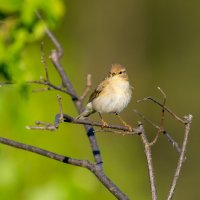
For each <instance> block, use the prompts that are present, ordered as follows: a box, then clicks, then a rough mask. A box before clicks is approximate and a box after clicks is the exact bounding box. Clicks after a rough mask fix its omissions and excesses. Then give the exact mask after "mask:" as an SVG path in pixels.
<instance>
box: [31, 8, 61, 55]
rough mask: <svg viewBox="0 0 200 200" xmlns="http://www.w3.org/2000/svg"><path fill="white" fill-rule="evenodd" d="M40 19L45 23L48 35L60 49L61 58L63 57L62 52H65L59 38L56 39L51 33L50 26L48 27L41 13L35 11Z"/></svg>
mask: <svg viewBox="0 0 200 200" xmlns="http://www.w3.org/2000/svg"><path fill="white" fill-rule="evenodd" d="M35 13H36V15H37V17H38V19H40V21H41V22H42V23H43V26H44V28H45V32H46V34H47V35H48V37H49V38H50V39H51V41H52V42H53V44H54V45H55V46H56V48H57V49H58V52H59V58H61V56H62V54H63V49H62V46H61V45H60V43H59V42H58V40H57V39H56V37H54V35H53V34H52V33H51V31H50V30H49V28H48V27H47V25H46V23H45V22H44V20H43V19H42V16H41V14H40V13H39V12H38V11H36V12H35Z"/></svg>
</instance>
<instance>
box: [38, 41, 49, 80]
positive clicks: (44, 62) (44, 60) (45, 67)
mask: <svg viewBox="0 0 200 200" xmlns="http://www.w3.org/2000/svg"><path fill="white" fill-rule="evenodd" d="M40 51H41V62H42V64H43V65H44V70H45V76H46V82H50V81H49V73H48V66H47V62H46V56H45V53H44V42H41V45H40Z"/></svg>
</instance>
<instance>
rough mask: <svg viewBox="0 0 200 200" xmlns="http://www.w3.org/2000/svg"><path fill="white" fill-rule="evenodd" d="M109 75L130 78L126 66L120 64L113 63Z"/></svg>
mask: <svg viewBox="0 0 200 200" xmlns="http://www.w3.org/2000/svg"><path fill="white" fill-rule="evenodd" d="M109 77H121V78H124V79H128V75H127V72H126V68H125V67H123V66H122V65H120V64H113V65H112V67H111V69H110V72H109Z"/></svg>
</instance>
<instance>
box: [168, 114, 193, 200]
mask: <svg viewBox="0 0 200 200" xmlns="http://www.w3.org/2000/svg"><path fill="white" fill-rule="evenodd" d="M185 120H186V121H187V124H186V125H185V134H184V139H183V144H182V151H181V154H180V156H179V160H178V164H177V167H176V171H175V174H174V178H173V181H172V185H171V187H170V190H169V194H168V197H167V200H171V199H172V197H173V195H174V191H175V188H176V184H177V181H178V178H179V176H180V172H181V169H182V166H183V162H184V161H185V154H186V147H187V144H188V137H189V133H190V128H191V123H192V115H188V116H186V117H185Z"/></svg>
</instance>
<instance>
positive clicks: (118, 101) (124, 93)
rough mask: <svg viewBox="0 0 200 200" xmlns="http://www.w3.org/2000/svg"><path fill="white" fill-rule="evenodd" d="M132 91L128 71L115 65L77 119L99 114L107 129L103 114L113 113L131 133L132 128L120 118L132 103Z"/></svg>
mask: <svg viewBox="0 0 200 200" xmlns="http://www.w3.org/2000/svg"><path fill="white" fill-rule="evenodd" d="M132 89H133V87H132V86H131V85H130V84H129V81H128V75H127V72H126V69H125V68H124V67H123V66H122V65H120V64H113V65H112V67H111V69H110V72H109V75H108V76H107V77H106V78H105V79H104V80H103V81H102V82H101V83H100V84H99V85H98V86H97V88H96V90H95V91H94V92H93V93H92V94H91V96H90V98H89V102H88V104H87V105H86V107H85V110H84V111H83V112H82V113H81V114H80V115H79V116H78V117H76V119H84V118H85V117H88V116H89V115H91V114H92V113H95V112H98V113H99V116H100V118H101V121H102V124H103V127H105V126H106V125H107V123H106V122H105V121H104V120H103V117H102V115H101V114H102V113H113V114H116V115H117V116H118V117H119V119H120V121H121V122H122V123H123V124H124V125H125V126H127V127H128V128H129V130H130V131H131V130H132V127H131V126H130V125H128V124H127V123H126V122H125V121H124V120H123V119H122V118H121V117H120V116H119V113H120V112H121V111H122V110H124V108H126V107H127V105H128V103H129V102H130V100H131V96H132Z"/></svg>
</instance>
